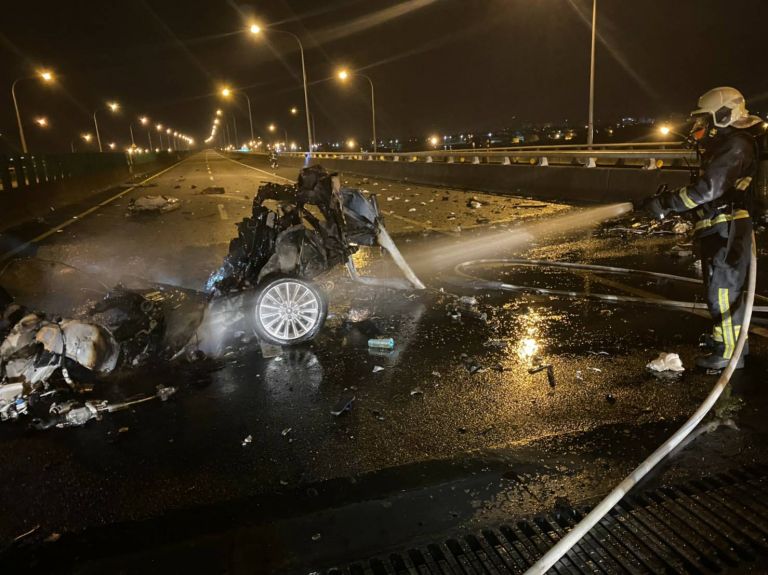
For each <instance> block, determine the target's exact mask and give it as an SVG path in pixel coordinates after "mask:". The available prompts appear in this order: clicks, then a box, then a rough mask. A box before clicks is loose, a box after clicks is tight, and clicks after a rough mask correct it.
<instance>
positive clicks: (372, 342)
mask: <svg viewBox="0 0 768 575" xmlns="http://www.w3.org/2000/svg"><path fill="white" fill-rule="evenodd" d="M368 347H370V348H373V349H395V340H394V339H393V338H391V337H387V338H372V339H369V340H368Z"/></svg>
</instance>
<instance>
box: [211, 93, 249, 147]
mask: <svg viewBox="0 0 768 575" xmlns="http://www.w3.org/2000/svg"><path fill="white" fill-rule="evenodd" d="M234 93H235V91H233V90H230V89H229V88H222V90H221V95H222V96H223V97H224V98H229V97H230V96H232V95H233V94H234ZM237 93H238V94H241V95H242V96H244V97H245V99H246V101H247V102H248V122H249V123H250V125H251V140H253V116H252V115H251V99H250V98H249V97H248V94H246V93H245V92H243V91H242V90H238V91H237ZM218 111H219V110H217V112H218Z"/></svg>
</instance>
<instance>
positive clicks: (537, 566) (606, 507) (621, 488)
mask: <svg viewBox="0 0 768 575" xmlns="http://www.w3.org/2000/svg"><path fill="white" fill-rule="evenodd" d="M481 263H483V264H489V263H490V264H518V265H538V266H545V267H563V268H570V269H582V270H591V271H601V272H607V273H617V274H619V273H621V274H626V273H633V274H638V275H646V276H650V277H660V278H666V279H671V280H676V281H688V282H695V283H698V282H699V280H696V279H694V278H684V277H681V276H673V275H670V274H660V273H656V272H645V271H640V270H630V269H626V268H612V267H608V266H597V265H590V264H571V263H566V262H548V261H541V260H523V259H501V260H499V259H497V260H473V261H469V262H464V263H461V264H459V265H457V266H456V268H455V271H456V273H457V274H458V275H459V276H461V277H462V278H464V279H465V280H469V281H470V282H471V284H472V285H473V287H475V288H479V289H484V288H485V289H501V290H504V291H530V292H535V293H540V294H546V295H556V296H566V297H588V298H591V299H598V300H606V301H614V302H642V303H652V304H655V305H662V306H665V307H675V308H689V309H690V308H695V309H698V308H700V307H704V308H705V307H706V306H704V305H703V304H697V303H694V302H681V301H675V300H648V299H646V298H637V297H628V296H627V297H625V296H615V295H610V294H593V293H586V292H573V291H565V290H550V289H545V288H533V287H525V286H515V285H512V284H506V283H503V282H499V281H492V280H483V279H480V278H477V277H474V276H471V275H470V274H468V273H466V271H465V269H467V268H469V267H472V266H476V265H479V264H481ZM756 284H757V255H756V251H755V237H754V234H752V251H751V259H750V265H749V276H748V278H747V294H746V298H745V308H744V321H743V326H742V329H741V331H740V333H739V337H738V339H737V340H736V349H735V350H734V352H733V356H732V357H731V360H730V361H729V362H728V365H727V366H726V368H725V369H724V370H723V372H722V373H721V374H720V377H719V378H718V380H717V382H716V383H715V385H714V387H713V388H712V390H711V391H710V392H709V395H708V396H707V397H706V399H705V400H704V401H703V402H702V403H701V405H699V407H698V408H697V409H696V411H695V412H694V413H693V415H691V417H690V418H689V419H688V420H687V421H686V422H685V423H684V424H683V425H682V426H681V427H680V428H679V429H678V430H677V431H676V432H675V433H674V434H673V435H672V436H671V437H670V438H669V439H667V440H666V441H665V442H664V443H662V444H661V445H660V446H659V447H658V448H657V449H656V451H654V452H653V453H651V455H649V456H648V457H647V458H646V459H645V461H643V462H642V463H641V464H640V465H638V466H637V467H636V468H635V469H634V471H632V472H631V473H630V474H629V475H628V476H627V477H626V478H624V480H623V481H622V482H621V483H619V484H618V485H617V486H616V487H615V488H614V489H613V490H612V491H611V492H610V493H608V495H606V496H605V498H603V500H602V501H600V503H598V504H597V505H596V506H595V507H594V508H593V509H592V511H590V512H589V513H588V514H587V515H586V516H585V517H584V518H583V519H582V520H581V521H579V523H577V524H576V525H575V526H574V527H573V529H571V530H570V531H569V532H568V533H567V534H566V535H565V536H564V537H563V538H562V539H560V540H559V541H558V542H557V543H556V544H555V545H554V546H553V547H552V548H551V549H549V551H547V552H546V553H545V554H544V555H543V556H542V557H541V558H539V560H538V561H536V563H534V564H533V565H532V566H531V567H530V568H529V569H528V570H527V571H526V572H525V573H526V575H540V574H544V573H546V572H547V571H548V570H549V569H550V568H551V567H552V566H554V564H555V563H557V562H558V561H559V560H560V559H561V558H562V557H563V556H564V555H565V554H566V553H568V551H570V550H571V548H572V547H573V546H574V545H576V544H577V543H578V542H579V541H580V540H581V538H582V537H584V536H585V535H586V534H587V533H588V532H589V531H590V529H592V528H593V527H594V526H595V525H597V523H599V522H600V521H601V520H602V519H603V517H605V516H606V515H607V514H608V513H609V512H610V511H611V509H613V507H614V506H615V505H616V504H617V503H618V502H619V501H620V500H621V499H622V498H623V497H624V495H626V494H627V493H628V492H629V491H630V490H631V489H632V488H633V487H634V486H635V485H637V484H638V482H639V481H640V480H641V479H642V478H643V477H645V476H646V475H647V474H648V473H649V472H650V471H651V470H652V469H653V468H654V467H655V466H656V465H657V464H658V463H659V462H661V461H662V460H663V459H664V458H665V457H666V456H667V455H668V454H669V453H671V452H672V451H673V450H674V449H675V448H677V447H678V446H679V445H680V444H681V443H682V442H683V441H684V440H685V439H686V437H688V435H689V434H690V433H691V432H692V431H693V430H694V429H695V428H696V426H698V425H699V423H701V421H702V420H703V419H704V417H705V416H706V415H707V413H709V411H710V410H711V409H712V407H713V406H714V405H715V403H716V402H717V400H718V399H719V398H720V395H721V394H722V393H723V390H724V389H725V388H726V386H727V385H728V383H729V382H730V380H731V376H732V375H733V372H734V370H735V369H736V363H737V362H738V360H739V357H740V356H741V352H742V350H743V349H744V344H745V342H746V340H747V334H748V332H749V324H750V321H751V320H752V312H753V310H754V311H768V308H766V306H762V307H755V306H754V300H755V286H756Z"/></svg>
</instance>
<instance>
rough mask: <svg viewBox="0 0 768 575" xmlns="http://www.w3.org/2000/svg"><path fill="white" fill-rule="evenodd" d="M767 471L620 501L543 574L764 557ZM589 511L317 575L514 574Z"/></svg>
mask: <svg viewBox="0 0 768 575" xmlns="http://www.w3.org/2000/svg"><path fill="white" fill-rule="evenodd" d="M767 496H768V474H766V469H765V468H761V467H751V468H748V469H742V470H739V471H734V472H730V473H727V474H720V475H716V476H712V477H709V478H707V479H704V480H699V481H692V482H689V483H686V484H683V485H680V486H675V487H664V488H659V489H655V490H652V491H647V492H644V493H641V494H639V495H636V496H632V495H630V496H628V497H625V498H624V499H623V500H622V501H621V503H620V504H619V505H618V506H616V507H615V508H614V509H613V511H612V512H611V513H610V514H609V515H608V516H606V517H605V518H604V519H603V520H602V521H601V522H600V523H599V524H598V525H596V526H595V528H594V529H592V531H591V532H590V533H589V534H588V535H587V536H586V537H585V538H584V539H582V540H581V542H580V543H579V544H578V545H577V546H576V547H574V548H573V549H572V550H571V551H570V552H569V553H568V554H567V555H566V556H565V557H563V559H561V560H560V561H559V562H558V563H557V564H556V565H555V567H554V568H553V569H552V570H551V571H550V573H561V574H580V575H581V574H584V575H586V574H590V575H591V574H593V573H606V574H611V573H633V574H634V573H638V574H640V573H663V574H666V573H721V572H728V571H731V572H733V571H736V570H737V567H738V566H746V565H747V564H749V563H752V562H754V561H756V560H757V559H758V558H761V557H766V556H767V555H768V497H767ZM588 512H589V509H588V508H586V509H584V508H582V509H566V510H561V511H558V512H555V513H552V514H550V515H545V516H539V517H535V518H534V519H531V520H526V521H519V522H517V523H514V524H512V523H509V524H504V525H501V526H498V527H495V528H493V529H484V530H481V531H479V532H475V533H471V534H468V535H463V536H460V537H455V538H451V539H447V540H446V541H443V542H440V543H432V544H425V545H421V546H414V547H413V548H409V549H405V550H403V551H399V552H396V553H392V554H389V555H386V556H381V557H374V558H371V559H367V560H365V561H359V562H355V563H350V564H348V565H345V566H342V567H334V568H331V569H326V570H323V571H320V572H319V573H322V574H324V575H401V574H407V575H438V574H440V575H442V574H451V575H486V574H491V575H493V574H502V573H504V574H506V573H522V572H524V571H525V570H526V568H527V567H529V566H530V565H531V564H533V562H534V561H535V560H536V559H537V558H538V557H540V556H541V555H542V554H543V553H544V552H545V551H546V550H547V549H549V548H550V547H551V546H552V545H553V544H554V543H555V542H556V541H557V540H558V539H560V538H561V537H562V536H563V534H564V533H565V532H567V531H568V530H569V529H571V528H572V527H573V526H574V525H575V524H576V523H577V522H578V521H579V519H581V518H582V517H583V516H584V514H586V513H588Z"/></svg>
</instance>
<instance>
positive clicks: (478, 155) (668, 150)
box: [281, 142, 697, 170]
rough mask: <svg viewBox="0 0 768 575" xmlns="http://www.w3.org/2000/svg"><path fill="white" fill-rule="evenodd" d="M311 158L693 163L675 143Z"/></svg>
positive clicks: (327, 154)
mask: <svg viewBox="0 0 768 575" xmlns="http://www.w3.org/2000/svg"><path fill="white" fill-rule="evenodd" d="M281 155H283V156H288V157H297V158H303V157H304V153H302V152H282V153H281ZM313 157H314V158H317V159H319V160H322V159H335V160H356V161H380V162H425V163H445V164H455V163H459V164H503V165H512V164H529V165H537V166H542V167H546V166H549V165H583V166H586V167H588V168H594V167H598V166H611V167H622V166H624V167H636V168H643V169H647V170H653V169H657V168H661V167H665V166H666V167H685V168H687V167H689V166H690V165H691V164H692V163H693V162H695V161H696V159H697V158H696V154H695V152H694V151H692V150H689V149H686V148H683V147H681V144H680V143H678V142H674V143H669V142H647V143H629V144H597V145H593V146H592V147H591V148H589V147H587V146H580V145H565V146H519V147H513V148H486V149H479V148H478V149H462V150H428V151H419V152H377V153H375V154H374V153H372V152H342V151H337V152H333V151H330V152H324V151H318V152H315V153H314V154H313Z"/></svg>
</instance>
